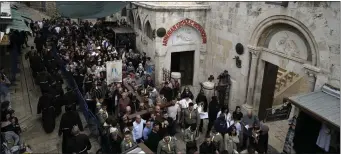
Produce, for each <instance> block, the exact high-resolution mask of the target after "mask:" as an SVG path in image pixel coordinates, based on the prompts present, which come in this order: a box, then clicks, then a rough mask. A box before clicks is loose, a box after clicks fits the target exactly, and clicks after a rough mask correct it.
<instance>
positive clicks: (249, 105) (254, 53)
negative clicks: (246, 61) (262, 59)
mask: <svg viewBox="0 0 341 154" xmlns="http://www.w3.org/2000/svg"><path fill="white" fill-rule="evenodd" d="M248 48H249V52H250V53H251V65H250V74H249V81H248V88H247V97H246V103H245V104H244V105H243V108H244V109H245V110H250V109H253V102H252V101H253V96H254V90H255V81H256V76H257V65H258V60H259V54H260V52H261V50H257V49H256V48H255V47H252V46H248Z"/></svg>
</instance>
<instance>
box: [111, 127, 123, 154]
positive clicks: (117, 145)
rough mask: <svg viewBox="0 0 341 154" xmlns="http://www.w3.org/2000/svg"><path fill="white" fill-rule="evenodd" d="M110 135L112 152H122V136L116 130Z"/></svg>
mask: <svg viewBox="0 0 341 154" xmlns="http://www.w3.org/2000/svg"><path fill="white" fill-rule="evenodd" d="M109 136H110V138H109V142H110V153H121V142H122V137H120V136H119V135H118V133H116V132H114V133H111V134H110V135H109Z"/></svg>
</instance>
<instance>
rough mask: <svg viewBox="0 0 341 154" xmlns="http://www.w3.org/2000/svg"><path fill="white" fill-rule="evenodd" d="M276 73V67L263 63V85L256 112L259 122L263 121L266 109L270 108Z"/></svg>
mask: <svg viewBox="0 0 341 154" xmlns="http://www.w3.org/2000/svg"><path fill="white" fill-rule="evenodd" d="M277 72H278V66H276V65H274V64H271V63H269V62H265V67H264V75H263V84H262V91H261V97H260V104H259V111H258V117H259V120H264V118H265V116H266V115H265V114H266V109H268V108H272V103H273V101H274V94H275V88H276V79H277Z"/></svg>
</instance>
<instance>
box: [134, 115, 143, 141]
mask: <svg viewBox="0 0 341 154" xmlns="http://www.w3.org/2000/svg"><path fill="white" fill-rule="evenodd" d="M145 123H146V121H145V120H143V119H142V118H141V116H140V115H136V118H135V121H134V122H133V140H134V141H135V142H136V143H140V142H141V141H142V140H143V124H145Z"/></svg>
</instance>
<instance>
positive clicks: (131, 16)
mask: <svg viewBox="0 0 341 154" xmlns="http://www.w3.org/2000/svg"><path fill="white" fill-rule="evenodd" d="M129 22H130V24H131V25H132V26H134V15H133V11H129Z"/></svg>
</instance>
